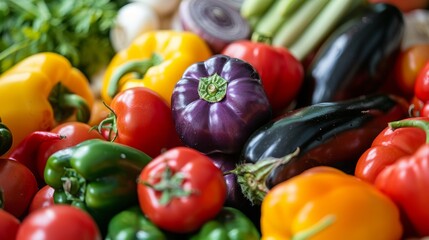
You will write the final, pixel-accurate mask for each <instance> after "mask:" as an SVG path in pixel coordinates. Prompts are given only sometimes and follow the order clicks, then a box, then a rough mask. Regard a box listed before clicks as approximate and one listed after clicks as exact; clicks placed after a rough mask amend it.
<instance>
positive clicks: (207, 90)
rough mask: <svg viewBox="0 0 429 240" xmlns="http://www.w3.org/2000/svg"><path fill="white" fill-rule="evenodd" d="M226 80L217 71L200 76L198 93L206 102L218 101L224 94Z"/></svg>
mask: <svg viewBox="0 0 429 240" xmlns="http://www.w3.org/2000/svg"><path fill="white" fill-rule="evenodd" d="M227 85H228V82H227V81H226V80H225V79H224V78H223V77H221V76H219V75H218V74H217V73H215V74H213V75H211V76H209V77H203V78H200V82H199V83H198V95H199V96H200V97H201V98H202V99H204V100H206V101H207V102H211V103H215V102H220V101H221V100H222V99H223V98H224V97H225V95H226V89H227Z"/></svg>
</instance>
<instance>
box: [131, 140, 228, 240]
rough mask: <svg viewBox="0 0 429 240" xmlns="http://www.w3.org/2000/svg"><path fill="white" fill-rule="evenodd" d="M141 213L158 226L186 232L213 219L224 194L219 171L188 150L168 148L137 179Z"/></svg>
mask: <svg viewBox="0 0 429 240" xmlns="http://www.w3.org/2000/svg"><path fill="white" fill-rule="evenodd" d="M138 181H139V184H138V186H137V193H138V199H139V203H140V207H141V209H142V211H143V212H144V213H145V214H146V216H147V217H148V218H149V219H150V220H151V221H152V222H153V223H154V224H155V225H157V226H158V227H160V228H162V229H165V230H168V231H171V232H176V233H188V232H191V231H194V230H197V229H198V228H199V227H201V225H203V224H204V223H205V222H207V221H208V220H210V219H211V218H213V217H215V216H216V215H217V214H218V213H219V211H220V210H221V208H222V206H223V204H224V202H225V199H226V194H227V189H226V183H225V179H224V177H223V173H222V171H221V170H220V169H219V168H218V167H216V165H214V163H213V161H212V160H211V159H210V158H209V157H207V156H205V155H203V154H202V153H200V152H198V151H196V150H194V149H192V148H188V147H176V148H173V149H170V150H168V151H166V152H164V153H162V154H161V155H159V156H158V157H157V158H155V159H153V160H152V161H151V162H150V163H149V164H148V165H147V166H146V167H145V168H143V170H142V172H141V174H140V176H139V180H138Z"/></svg>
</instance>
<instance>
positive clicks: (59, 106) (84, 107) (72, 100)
mask: <svg viewBox="0 0 429 240" xmlns="http://www.w3.org/2000/svg"><path fill="white" fill-rule="evenodd" d="M49 102H50V103H51V105H52V108H53V109H54V115H55V120H56V121H57V122H62V121H64V120H65V119H67V118H68V117H70V115H71V114H73V112H74V111H76V119H77V121H79V122H85V123H86V122H88V121H89V118H90V116H91V110H90V108H89V106H88V103H87V102H86V100H85V99H84V98H83V97H81V96H79V95H77V94H74V93H71V92H70V91H69V90H68V89H67V88H65V87H64V86H63V85H62V84H61V83H58V84H57V85H56V86H55V87H54V88H53V89H52V91H51V94H50V95H49Z"/></svg>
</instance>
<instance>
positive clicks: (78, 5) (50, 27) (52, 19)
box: [0, 0, 126, 76]
mask: <svg viewBox="0 0 429 240" xmlns="http://www.w3.org/2000/svg"><path fill="white" fill-rule="evenodd" d="M125 3H126V0H120V1H114V0H76V1H71V0H3V1H0V19H1V20H0V36H1V39H0V73H2V72H4V71H6V70H7V69H8V68H10V67H11V66H13V65H14V64H16V63H17V62H18V61H20V60H22V59H24V58H25V57H28V56H30V55H32V54H35V53H38V52H43V51H52V52H57V53H59V54H61V55H63V56H65V57H67V58H68V59H69V60H70V61H71V62H72V64H73V65H74V66H77V67H78V68H79V69H81V70H82V71H83V72H84V73H85V74H86V75H88V76H90V75H91V74H94V73H95V72H96V71H97V70H99V69H100V68H101V67H103V66H105V65H106V64H107V63H108V62H109V61H110V59H111V58H112V57H113V55H114V50H113V47H112V46H111V43H110V40H109V31H110V28H111V27H112V26H113V24H114V21H115V17H116V14H117V12H118V10H119V8H120V7H121V6H123V5H124V4H125Z"/></svg>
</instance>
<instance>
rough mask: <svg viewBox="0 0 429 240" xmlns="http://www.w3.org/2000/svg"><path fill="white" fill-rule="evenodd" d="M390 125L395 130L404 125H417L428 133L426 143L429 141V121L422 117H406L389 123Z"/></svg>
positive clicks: (416, 126)
mask: <svg viewBox="0 0 429 240" xmlns="http://www.w3.org/2000/svg"><path fill="white" fill-rule="evenodd" d="M389 127H390V128H392V129H393V130H395V129H397V128H403V127H415V128H420V129H422V130H423V131H424V132H425V134H426V143H429V121H425V120H422V119H405V120H399V121H394V122H390V123H389Z"/></svg>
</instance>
